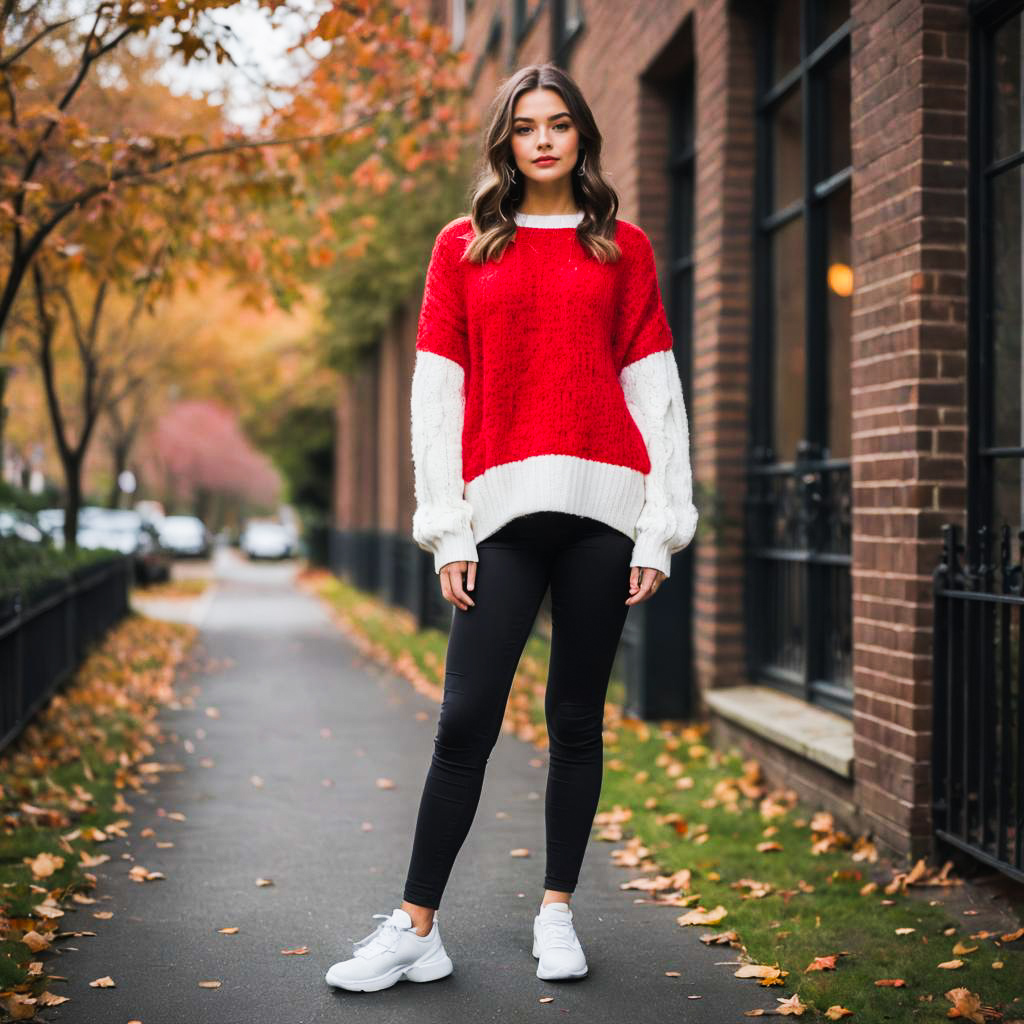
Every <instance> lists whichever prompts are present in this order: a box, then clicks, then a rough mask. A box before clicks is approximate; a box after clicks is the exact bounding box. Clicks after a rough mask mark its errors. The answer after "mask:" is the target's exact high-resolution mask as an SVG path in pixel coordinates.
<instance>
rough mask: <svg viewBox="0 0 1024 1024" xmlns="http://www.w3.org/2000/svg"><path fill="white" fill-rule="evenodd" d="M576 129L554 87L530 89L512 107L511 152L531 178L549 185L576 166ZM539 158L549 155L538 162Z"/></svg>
mask: <svg viewBox="0 0 1024 1024" xmlns="http://www.w3.org/2000/svg"><path fill="white" fill-rule="evenodd" d="M578 148H579V132H578V131H577V130H576V124H575V122H574V121H573V119H572V115H570V113H569V109H568V107H567V106H566V104H565V101H564V100H563V99H562V97H561V96H560V95H559V94H558V93H557V92H555V90H554V89H531V90H530V91H529V92H524V93H523V94H522V95H520V97H519V99H518V100H516V104H515V107H513V109H512V155H513V157H514V158H515V162H516V167H517V168H518V170H519V171H521V172H522V174H523V175H524V176H525V177H526V178H529V179H530V180H531V181H536V182H537V183H538V184H540V183H544V184H549V183H551V182H554V181H556V180H557V179H559V178H562V177H564V176H565V175H567V174H569V173H570V172H571V171H572V170H573V168H574V167H575V166H576V156H577V152H578ZM542 157H547V158H551V159H550V160H549V161H548V162H546V163H538V162H537V160H538V159H539V158H542Z"/></svg>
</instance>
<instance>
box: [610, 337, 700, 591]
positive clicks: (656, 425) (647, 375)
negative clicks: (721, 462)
mask: <svg viewBox="0 0 1024 1024" xmlns="http://www.w3.org/2000/svg"><path fill="white" fill-rule="evenodd" d="M619 382H620V383H621V385H622V391H623V394H624V395H625V396H626V405H627V407H628V408H629V411H630V414H631V415H632V417H633V419H634V421H635V422H636V425H637V427H638V428H639V429H640V433H641V434H642V435H643V439H644V443H645V444H646V445H647V453H648V455H649V456H650V460H651V470H650V472H649V473H648V474H647V476H645V477H644V494H645V498H644V505H643V508H642V509H641V511H640V515H639V517H638V519H637V524H636V531H637V533H636V539H635V541H634V544H633V555H632V558H631V559H630V562H629V564H630V565H631V566H634V565H639V566H645V567H650V568H653V569H660V570H661V571H662V572H663V573H665V575H666V576H667V575H669V567H670V564H671V562H670V556H671V555H673V554H674V553H675V552H676V551H681V550H682V549H683V548H685V547H686V546H687V545H688V544H689V543H690V541H691V540H692V539H693V535H694V533H695V532H696V529H697V509H696V507H695V506H694V504H693V478H692V474H691V471H690V432H689V424H688V421H687V417H686V405H685V403H684V401H683V387H682V382H681V381H680V378H679V368H678V367H677V365H676V360H675V356H674V355H673V354H672V351H671V349H663V350H661V351H659V352H652V353H651V354H650V355H647V356H644V357H643V358H641V359H637V360H635V361H634V362H632V363H630V364H628V365H627V366H624V367H623V368H622V372H621V373H620V374H619Z"/></svg>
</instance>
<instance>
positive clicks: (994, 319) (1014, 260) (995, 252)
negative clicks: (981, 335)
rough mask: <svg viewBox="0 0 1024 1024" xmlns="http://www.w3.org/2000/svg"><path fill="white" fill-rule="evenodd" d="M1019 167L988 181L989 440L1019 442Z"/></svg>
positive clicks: (1005, 442)
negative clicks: (990, 182) (989, 232)
mask: <svg viewBox="0 0 1024 1024" xmlns="http://www.w3.org/2000/svg"><path fill="white" fill-rule="evenodd" d="M1021 186H1022V176H1021V168H1020V167H1014V168H1013V169H1012V170H1009V171H1004V172H1003V173H1002V174H1000V175H999V177H997V178H996V179H995V180H994V181H993V182H992V242H991V245H992V249H991V253H992V259H993V266H992V273H991V276H990V282H989V287H990V288H991V293H992V294H991V299H990V301H991V320H990V324H991V330H992V369H991V376H990V377H989V379H988V381H986V383H987V384H988V385H989V386H990V387H991V388H992V395H991V400H990V401H989V402H987V403H986V405H987V406H988V409H989V412H990V414H991V416H992V443H993V444H995V445H1000V446H1002V445H1013V446H1017V445H1020V444H1021V438H1022V437H1024V431H1022V429H1021V384H1022V381H1021V351H1020V348H1021V329H1022V326H1024V321H1022V318H1021V271H1022V264H1021V230H1022V223H1021Z"/></svg>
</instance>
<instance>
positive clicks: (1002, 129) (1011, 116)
mask: <svg viewBox="0 0 1024 1024" xmlns="http://www.w3.org/2000/svg"><path fill="white" fill-rule="evenodd" d="M1022 31H1024V18H1022V17H1021V15H1019V14H1018V15H1017V16H1016V17H1014V18H1011V19H1010V20H1009V21H1008V22H1006V24H1004V25H1002V26H1001V27H1000V28H999V29H998V31H997V32H996V34H995V40H994V44H995V45H994V46H993V48H992V64H993V76H992V98H993V110H992V122H993V127H994V129H995V138H994V140H993V145H992V149H993V155H994V156H995V158H996V159H997V160H998V159H999V158H1000V157H1004V156H1012V155H1013V154H1014V153H1019V152H1020V148H1021V123H1020V119H1021V73H1020V56H1021V32H1022Z"/></svg>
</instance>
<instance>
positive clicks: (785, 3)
mask: <svg viewBox="0 0 1024 1024" xmlns="http://www.w3.org/2000/svg"><path fill="white" fill-rule="evenodd" d="M773 28H774V35H775V46H774V48H773V51H772V81H773V82H777V81H778V80H779V79H780V78H782V76H783V75H785V74H786V72H787V71H792V70H793V68H795V67H796V65H797V64H798V63H799V61H800V0H779V2H778V3H776V4H775V21H774V26H773Z"/></svg>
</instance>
